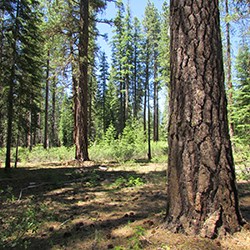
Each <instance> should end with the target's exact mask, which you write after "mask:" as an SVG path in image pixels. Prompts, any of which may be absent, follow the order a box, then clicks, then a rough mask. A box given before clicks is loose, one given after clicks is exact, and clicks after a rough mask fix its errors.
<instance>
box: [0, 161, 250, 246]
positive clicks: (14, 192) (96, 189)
mask: <svg viewBox="0 0 250 250" xmlns="http://www.w3.org/2000/svg"><path fill="white" fill-rule="evenodd" d="M166 168H167V166H166V164H162V163H147V162H145V161H138V162H131V163H125V164H117V163H107V164H103V163H102V164H97V163H93V162H87V163H84V166H79V165H76V164H75V162H74V161H72V162H53V163H39V164H31V163H30V164H26V165H25V167H24V166H21V167H20V168H17V169H12V171H11V172H10V173H9V174H6V173H5V172H4V170H3V169H0V195H1V196H0V249H36V250H38V249H42V250H47V249H67V250H71V249H72V250H73V249H74V250H78V249H84V250H91V249H92V250H98V249H99V250H105V249H115V250H123V249H134V250H140V249H147V250H154V249H155V250H167V249H186V250H190V249H192V250H193V249H202V250H204V249H232V250H237V249H250V231H249V230H247V229H242V231H241V232H239V233H236V234H234V235H232V236H227V237H226V238H224V239H216V240H208V239H203V238H200V237H198V236H195V237H190V236H185V235H183V234H173V233H170V232H169V231H168V230H167V229H166V228H165V227H164V214H165V208H166ZM238 185H239V191H240V204H241V211H242V213H243V216H244V218H245V219H246V220H247V221H248V223H250V182H247V181H245V182H240V183H238Z"/></svg>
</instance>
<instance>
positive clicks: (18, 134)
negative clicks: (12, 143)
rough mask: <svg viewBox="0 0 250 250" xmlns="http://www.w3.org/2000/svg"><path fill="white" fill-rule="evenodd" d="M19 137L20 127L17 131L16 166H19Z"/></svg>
mask: <svg viewBox="0 0 250 250" xmlns="http://www.w3.org/2000/svg"><path fill="white" fill-rule="evenodd" d="M19 137H20V131H19V129H18V131H17V139H16V154H15V168H17V163H18V153H19V152H18V146H19Z"/></svg>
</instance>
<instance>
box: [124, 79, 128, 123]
mask: <svg viewBox="0 0 250 250" xmlns="http://www.w3.org/2000/svg"><path fill="white" fill-rule="evenodd" d="M128 103H129V76H128V75H126V76H125V105H124V107H125V109H124V120H125V121H124V123H125V124H126V122H127V120H128Z"/></svg>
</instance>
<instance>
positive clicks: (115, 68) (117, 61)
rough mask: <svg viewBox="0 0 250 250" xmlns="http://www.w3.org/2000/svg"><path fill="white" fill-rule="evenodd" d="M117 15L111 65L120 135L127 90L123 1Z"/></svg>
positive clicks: (120, 2) (123, 120)
mask: <svg viewBox="0 0 250 250" xmlns="http://www.w3.org/2000/svg"><path fill="white" fill-rule="evenodd" d="M116 7H117V9H118V10H117V14H116V16H115V18H114V27H115V29H114V31H113V32H114V36H113V38H112V63H111V72H110V73H111V78H110V80H111V81H113V82H112V84H111V85H116V86H117V88H118V89H119V93H118V94H119V102H120V110H119V117H118V124H117V126H118V127H117V131H118V133H119V134H121V133H122V131H123V129H124V127H125V113H124V111H125V107H124V103H125V93H124V92H125V90H124V79H123V75H122V70H123V65H122V57H123V48H122V36H123V32H124V31H123V30H124V15H123V13H124V5H123V3H122V0H118V1H117V2H116Z"/></svg>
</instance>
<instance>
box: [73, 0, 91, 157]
mask: <svg viewBox="0 0 250 250" xmlns="http://www.w3.org/2000/svg"><path fill="white" fill-rule="evenodd" d="M88 18H89V1H88V0H81V1H80V37H79V45H78V49H79V74H80V77H79V82H78V88H77V95H76V98H77V101H76V104H77V108H76V116H75V117H76V131H75V144H76V159H77V160H80V161H86V160H89V155H88V44H89V31H88V28H89V20H88Z"/></svg>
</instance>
